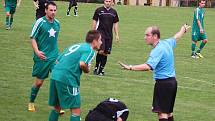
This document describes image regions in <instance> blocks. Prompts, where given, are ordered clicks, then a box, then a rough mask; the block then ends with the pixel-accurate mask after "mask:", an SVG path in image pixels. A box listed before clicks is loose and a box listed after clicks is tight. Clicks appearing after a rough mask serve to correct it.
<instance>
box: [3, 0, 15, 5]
mask: <svg viewBox="0 0 215 121" xmlns="http://www.w3.org/2000/svg"><path fill="white" fill-rule="evenodd" d="M5 4H6V5H16V4H17V0H5Z"/></svg>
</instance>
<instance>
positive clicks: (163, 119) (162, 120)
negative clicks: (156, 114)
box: [159, 118, 168, 121]
mask: <svg viewBox="0 0 215 121" xmlns="http://www.w3.org/2000/svg"><path fill="white" fill-rule="evenodd" d="M159 121H168V119H165V118H162V119H159Z"/></svg>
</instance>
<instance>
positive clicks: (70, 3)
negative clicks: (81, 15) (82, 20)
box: [66, 0, 73, 16]
mask: <svg viewBox="0 0 215 121" xmlns="http://www.w3.org/2000/svg"><path fill="white" fill-rule="evenodd" d="M72 7H73V1H72V0H69V6H68V8H67V11H66V15H67V16H70V10H71V8H72Z"/></svg>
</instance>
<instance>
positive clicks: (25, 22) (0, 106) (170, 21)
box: [0, 0, 215, 121]
mask: <svg viewBox="0 0 215 121" xmlns="http://www.w3.org/2000/svg"><path fill="white" fill-rule="evenodd" d="M67 4H68V3H67V2H57V5H58V13H57V18H58V20H59V21H60V22H61V32H60V35H59V48H60V51H62V50H63V48H65V47H68V46H69V45H71V44H74V43H79V42H82V41H83V40H84V38H85V34H86V32H87V31H88V30H89V29H90V28H91V22H92V19H91V18H92V15H93V13H94V10H95V9H96V7H98V6H101V5H97V4H83V3H79V8H78V9H79V16H78V17H73V16H70V17H67V16H66V9H67V7H68V5H67ZM0 8H1V11H0V17H1V19H0V57H1V59H0V63H1V66H0V98H1V100H0V114H1V115H0V121H38V120H39V121H47V120H48V115H49V110H50V107H49V106H48V105H47V101H48V91H49V79H46V80H45V83H44V85H43V87H42V88H41V89H40V92H39V95H38V97H37V99H36V106H37V112H35V113H31V112H28V111H27V103H28V98H29V93H30V88H31V85H32V83H33V80H34V78H32V77H31V70H32V64H33V61H32V49H31V45H30V42H29V40H30V39H29V35H30V32H31V27H32V23H33V21H34V18H35V10H34V8H33V4H32V1H30V0H23V1H22V3H21V6H20V8H18V9H17V12H16V14H15V16H14V24H13V28H12V30H10V31H8V30H5V26H4V22H5V13H4V9H3V6H2V5H1V6H0ZM114 8H116V9H117V11H118V14H119V17H120V23H119V30H120V44H119V45H117V44H116V43H115V42H114V43H113V51H112V54H111V55H110V56H109V57H108V63H107V65H106V69H105V71H106V75H105V76H104V77H98V76H94V75H93V74H92V72H91V73H90V74H89V75H86V74H84V75H83V76H82V78H81V96H82V107H81V109H82V114H81V118H82V120H84V117H85V116H86V114H87V112H88V110H89V109H92V108H93V107H94V106H95V105H96V104H98V103H99V102H100V101H102V100H104V99H105V98H108V97H114V98H118V99H120V100H122V101H123V102H125V103H126V105H127V106H128V108H129V110H130V115H129V118H128V121H156V120H157V116H156V114H154V113H152V112H151V103H152V92H153V85H154V81H153V79H152V73H151V72H129V71H125V70H121V68H120V66H119V65H118V64H117V62H118V60H121V61H122V62H125V63H129V64H140V63H144V62H145V61H146V59H147V57H148V55H149V52H150V50H151V47H149V46H147V45H146V44H145V43H144V39H143V38H144V30H145V28H146V27H147V26H150V25H157V26H159V27H160V30H161V38H167V37H171V36H173V35H174V34H175V33H176V32H177V31H178V30H179V27H180V26H181V25H183V24H184V23H188V24H189V25H191V24H192V17H193V10H194V8H167V7H143V6H115V7H114ZM71 13H72V11H71ZM214 19H215V14H214V9H206V16H205V28H206V32H207V36H208V40H209V42H208V44H207V45H206V47H205V48H204V50H203V51H202V54H203V56H205V58H204V59H197V60H195V59H192V58H191V57H190V54H191V50H190V46H191V40H190V39H191V31H189V32H188V33H187V34H186V35H185V36H184V37H183V38H182V39H181V40H180V41H179V43H178V44H177V48H176V49H175V67H176V73H177V80H178V85H179V87H178V93H177V98H176V103H175V108H174V109H175V110H174V114H175V120H176V121H185V120H186V121H213V120H214V119H215V115H214V111H215V106H214V105H215V101H214V100H215V83H214V82H215V80H214V73H215V66H214V62H213V61H214V60H215V56H214V51H215V48H214V45H215V41H213V39H214V38H215V37H214V28H215V24H214V22H213V21H214ZM67 120H69V111H67V112H66V115H64V116H63V117H61V119H60V121H67Z"/></svg>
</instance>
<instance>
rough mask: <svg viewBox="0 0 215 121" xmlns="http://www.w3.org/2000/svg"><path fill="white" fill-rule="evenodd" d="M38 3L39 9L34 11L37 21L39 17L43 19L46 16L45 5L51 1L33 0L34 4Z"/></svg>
mask: <svg viewBox="0 0 215 121" xmlns="http://www.w3.org/2000/svg"><path fill="white" fill-rule="evenodd" d="M37 1H38V6H39V9H37V10H36V19H39V18H40V17H43V16H45V15H46V13H45V5H46V3H47V2H49V1H52V0H34V2H37Z"/></svg>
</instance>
